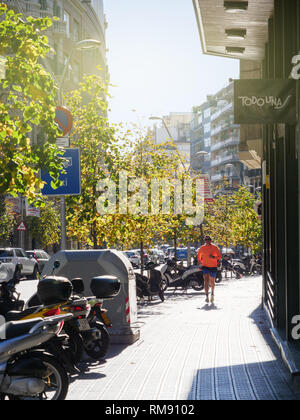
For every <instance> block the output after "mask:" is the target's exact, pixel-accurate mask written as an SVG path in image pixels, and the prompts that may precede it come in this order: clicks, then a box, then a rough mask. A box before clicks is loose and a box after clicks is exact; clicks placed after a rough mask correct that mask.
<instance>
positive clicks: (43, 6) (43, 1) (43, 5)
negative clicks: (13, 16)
mask: <svg viewBox="0 0 300 420" xmlns="http://www.w3.org/2000/svg"><path fill="white" fill-rule="evenodd" d="M39 3H40V5H41V10H47V9H48V5H47V0H39Z"/></svg>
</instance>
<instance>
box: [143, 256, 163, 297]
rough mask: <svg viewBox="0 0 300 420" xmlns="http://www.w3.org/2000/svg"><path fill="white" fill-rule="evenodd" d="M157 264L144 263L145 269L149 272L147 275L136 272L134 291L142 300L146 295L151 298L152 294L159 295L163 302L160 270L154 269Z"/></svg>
mask: <svg viewBox="0 0 300 420" xmlns="http://www.w3.org/2000/svg"><path fill="white" fill-rule="evenodd" d="M158 266H159V265H158V264H154V263H153V262H149V263H148V264H146V266H145V270H146V271H148V273H149V274H148V277H147V276H142V275H141V274H140V273H136V293H137V297H138V298H140V299H142V300H143V299H144V298H145V297H148V298H149V300H151V299H152V297H153V296H159V298H160V300H161V301H162V302H164V300H165V294H164V290H163V279H162V274H161V272H160V271H159V270H156V268H157V267H158Z"/></svg>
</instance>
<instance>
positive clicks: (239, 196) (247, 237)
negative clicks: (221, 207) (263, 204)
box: [231, 186, 262, 252]
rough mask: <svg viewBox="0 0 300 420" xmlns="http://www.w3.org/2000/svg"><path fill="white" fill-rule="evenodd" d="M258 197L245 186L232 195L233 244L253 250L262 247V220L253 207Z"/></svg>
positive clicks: (256, 250) (255, 250) (258, 249)
mask: <svg viewBox="0 0 300 420" xmlns="http://www.w3.org/2000/svg"><path fill="white" fill-rule="evenodd" d="M259 199H260V197H258V198H256V197H255V196H254V195H253V194H251V193H250V192H249V190H248V188H247V187H245V186H242V187H240V189H239V190H238V191H237V192H236V193H234V194H233V195H232V200H233V217H232V226H231V228H232V237H233V244H234V245H236V244H239V245H243V246H245V247H247V248H250V249H251V250H252V251H254V252H258V251H261V249H262V222H261V220H260V219H259V217H258V215H257V213H256V211H255V209H254V208H255V203H256V201H259Z"/></svg>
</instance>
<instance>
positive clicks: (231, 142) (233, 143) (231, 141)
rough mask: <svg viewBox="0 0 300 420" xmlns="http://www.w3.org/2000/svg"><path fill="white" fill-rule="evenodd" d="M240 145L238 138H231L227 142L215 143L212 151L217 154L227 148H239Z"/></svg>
mask: <svg viewBox="0 0 300 420" xmlns="http://www.w3.org/2000/svg"><path fill="white" fill-rule="evenodd" d="M239 144H240V139H239V138H237V137H230V138H229V139H227V140H225V141H221V142H218V143H215V144H213V145H212V146H211V151H212V152H215V151H217V150H220V149H223V148H225V147H229V146H238V145H239Z"/></svg>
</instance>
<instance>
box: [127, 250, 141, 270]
mask: <svg viewBox="0 0 300 420" xmlns="http://www.w3.org/2000/svg"><path fill="white" fill-rule="evenodd" d="M123 254H124V255H125V256H126V257H127V258H128V259H129V261H130V262H131V264H132V265H133V267H134V268H139V267H140V265H141V257H140V256H139V255H138V254H137V253H136V252H135V251H124V252H123Z"/></svg>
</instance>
